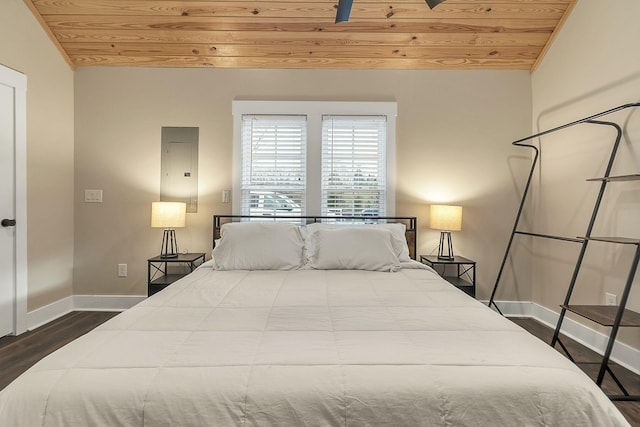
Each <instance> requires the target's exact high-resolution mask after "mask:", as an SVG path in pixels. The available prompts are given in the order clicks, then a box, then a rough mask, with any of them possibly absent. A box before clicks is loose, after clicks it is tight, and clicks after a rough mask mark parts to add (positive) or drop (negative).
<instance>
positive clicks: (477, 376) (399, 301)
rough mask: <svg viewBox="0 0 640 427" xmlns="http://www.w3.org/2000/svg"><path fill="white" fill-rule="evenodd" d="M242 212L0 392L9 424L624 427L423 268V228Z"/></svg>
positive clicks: (602, 401) (1, 416)
mask: <svg viewBox="0 0 640 427" xmlns="http://www.w3.org/2000/svg"><path fill="white" fill-rule="evenodd" d="M241 219H246V218H239V217H223V216H217V217H216V218H215V219H214V230H215V236H214V239H215V241H216V243H215V248H214V251H213V258H212V260H210V261H207V263H205V264H204V265H202V266H201V267H199V268H197V269H196V270H195V271H194V272H193V273H191V274H189V275H188V276H186V277H185V278H183V279H181V280H180V281H178V282H176V283H174V284H172V285H171V286H169V287H168V288H166V289H165V290H163V291H161V292H159V293H157V294H155V295H153V296H152V297H150V298H148V299H146V300H145V301H143V302H142V303H140V304H138V305H136V306H135V307H133V308H131V309H129V310H127V311H125V312H123V313H121V314H119V315H118V316H116V317H114V318H113V319H111V320H110V321H108V322H106V323H104V324H103V325H101V326H100V327H98V328H96V329H95V330H93V331H92V332H90V333H88V334H86V335H84V336H82V337H80V338H79V339H77V340H75V341H74V342H72V343H70V344H68V345H66V346H65V347H63V348H61V349H60V350H58V351H56V352H55V353H53V354H51V355H49V356H48V357H46V358H45V359H43V360H41V361H40V362H39V363H38V364H36V365H35V366H33V367H32V368H31V369H29V370H28V371H27V372H25V373H24V374H23V375H22V376H20V377H19V378H18V379H16V380H15V381H14V382H13V383H11V384H10V385H9V386H8V387H7V388H6V389H4V390H3V391H2V392H0V426H20V427H26V426H119V425H121V426H142V425H145V426H235V425H252V426H253V425H255V426H303V425H306V426H327V425H331V426H347V425H348V426H365V425H385V426H387V425H388V426H391V425H393V426H417V425H429V426H524V425H527V426H628V423H627V422H626V421H625V419H624V418H623V417H622V415H621V414H620V413H619V411H618V410H617V409H616V408H615V407H614V405H613V404H612V403H611V402H610V401H609V400H608V399H607V397H606V396H605V395H604V394H603V393H602V391H601V390H600V389H599V388H598V387H597V386H596V385H595V384H594V383H593V381H591V380H590V379H589V378H588V377H587V376H586V375H585V374H583V373H582V371H580V370H579V369H578V368H577V367H575V366H574V365H573V364H572V363H571V362H569V361H568V360H567V359H565V358H564V357H563V356H562V355H560V354H559V353H558V352H556V351H555V350H553V349H552V348H550V347H549V346H548V345H546V344H544V343H543V342H541V341H539V340H538V339H537V338H535V337H533V336H532V335H530V334H529V333H528V332H526V331H524V330H523V329H521V328H520V327H518V326H516V325H514V324H513V323H512V322H510V321H509V320H507V319H505V318H503V317H502V316H500V315H498V314H496V313H494V312H493V311H491V310H490V309H489V308H487V307H486V306H484V305H483V304H482V303H480V302H478V301H476V300H474V299H472V298H471V297H469V296H468V295H466V294H465V293H464V292H462V291H460V290H458V289H456V288H455V287H453V286H451V285H450V284H449V283H448V282H446V281H444V280H443V279H441V278H440V277H439V276H438V275H437V274H436V273H435V272H434V271H433V270H431V269H430V268H428V267H427V266H425V265H422V264H420V263H418V262H415V261H414V260H413V259H412V258H415V234H416V233H415V218H409V219H408V220H409V222H408V226H407V224H406V223H402V222H401V223H398V224H393V223H392V221H393V220H391V219H376V218H374V219H372V218H366V219H364V220H362V221H361V222H363V224H361V225H346V224H344V223H342V222H341V221H342V220H341V219H339V218H331V219H329V221H330V222H331V224H327V223H320V222H321V221H323V220H322V219H315V218H314V219H312V220H311V223H308V222H309V219H303V220H302V223H300V224H293V223H281V222H279V221H272V222H269V223H265V222H255V221H241V222H235V221H238V220H241ZM404 220H407V218H405V219H404ZM225 221H227V222H225ZM412 227H413V228H412ZM407 236H408V237H409V240H410V241H409V243H407V241H406V240H405V239H404V238H406V237H407Z"/></svg>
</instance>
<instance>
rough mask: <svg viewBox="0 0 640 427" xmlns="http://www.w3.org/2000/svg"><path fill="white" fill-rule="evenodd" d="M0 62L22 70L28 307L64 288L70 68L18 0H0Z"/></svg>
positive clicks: (69, 262) (58, 295)
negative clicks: (24, 112)
mask: <svg viewBox="0 0 640 427" xmlns="http://www.w3.org/2000/svg"><path fill="white" fill-rule="evenodd" d="M0 40H1V42H0V63H1V64H3V65H6V66H8V67H10V68H13V69H15V70H17V71H20V72H22V73H24V74H25V75H26V76H27V169H28V171H27V194H28V195H27V209H28V269H29V273H28V275H29V282H28V293H29V296H28V303H27V305H28V310H29V311H32V310H34V309H36V308H39V307H42V306H44V305H46V304H49V303H52V302H55V301H57V300H59V299H62V298H64V297H68V296H70V295H71V294H72V270H73V218H74V212H73V120H74V117H73V112H74V111H73V110H74V107H73V71H72V70H71V68H70V67H69V66H68V65H67V64H66V63H65V62H64V60H63V59H62V57H61V55H60V54H59V52H58V51H57V50H56V48H55V47H54V45H53V43H52V42H51V41H50V40H49V38H48V37H47V35H46V34H45V33H44V31H43V30H42V28H41V27H40V25H39V24H38V22H37V21H36V20H35V18H34V17H33V15H32V14H31V12H30V11H29V9H28V8H27V7H26V6H25V5H24V3H23V2H22V1H21V0H2V1H1V2H0Z"/></svg>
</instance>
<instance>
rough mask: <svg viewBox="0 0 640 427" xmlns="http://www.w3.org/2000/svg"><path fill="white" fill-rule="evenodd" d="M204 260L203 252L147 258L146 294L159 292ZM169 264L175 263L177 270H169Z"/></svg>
mask: <svg viewBox="0 0 640 427" xmlns="http://www.w3.org/2000/svg"><path fill="white" fill-rule="evenodd" d="M203 262H204V252H197V253H188V254H178V256H177V257H174V258H162V257H160V255H158V256H155V257H153V258H149V259H148V260H147V296H151V295H153V294H155V293H156V292H159V291H161V290H163V289H164V288H166V287H167V286H169V285H170V284H172V283H173V282H175V281H176V280H178V279H180V278H182V277H184V276H186V275H187V274H189V273H191V272H192V271H193V270H195V269H196V267H197V266H199V265H200V264H202V263H203ZM170 264H177V266H176V267H178V269H179V270H181V271H179V272H177V273H176V272H174V271H172V272H169V270H168V268H169V265H170Z"/></svg>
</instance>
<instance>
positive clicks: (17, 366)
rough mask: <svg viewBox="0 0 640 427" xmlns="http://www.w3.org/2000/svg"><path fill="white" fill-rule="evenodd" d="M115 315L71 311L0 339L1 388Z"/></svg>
mask: <svg viewBox="0 0 640 427" xmlns="http://www.w3.org/2000/svg"><path fill="white" fill-rule="evenodd" d="M116 314H118V313H117V312H110V311H73V312H71V313H69V314H67V315H65V316H62V317H60V318H58V319H56V320H54V321H53V322H50V323H47V324H46V325H44V326H41V327H39V328H37V329H34V330H33V331H29V332H26V333H24V334H22V335H19V336H17V337H3V338H0V390H2V389H3V388H5V387H6V386H7V385H8V384H9V383H10V382H11V381H13V380H14V379H15V378H17V377H18V375H20V374H21V373H22V372H24V371H26V370H27V369H28V368H30V367H31V366H33V365H34V364H35V363H36V362H37V361H38V360H40V359H42V358H43V357H45V356H46V355H47V354H49V353H52V352H54V351H55V350H57V349H59V348H60V347H62V346H63V345H65V344H67V343H69V342H71V341H73V340H74V339H76V338H78V337H79V336H82V335H84V334H86V333H87V332H89V331H90V330H92V329H93V328H95V327H96V326H98V325H101V324H102V323H104V322H106V321H107V320H109V319H111V318H112V317H113V316H115V315H116Z"/></svg>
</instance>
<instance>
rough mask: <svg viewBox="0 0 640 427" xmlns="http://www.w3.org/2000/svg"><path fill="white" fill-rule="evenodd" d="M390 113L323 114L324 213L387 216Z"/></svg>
mask: <svg viewBox="0 0 640 427" xmlns="http://www.w3.org/2000/svg"><path fill="white" fill-rule="evenodd" d="M386 125H387V123H386V117H384V116H357V117H349V116H324V117H323V118H322V203H321V209H322V215H324V216H332V215H346V216H378V215H379V216H385V215H386V209H385V200H386V197H385V188H386V182H385V181H386V179H385V178H386V162H385V145H386V140H387V136H386Z"/></svg>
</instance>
